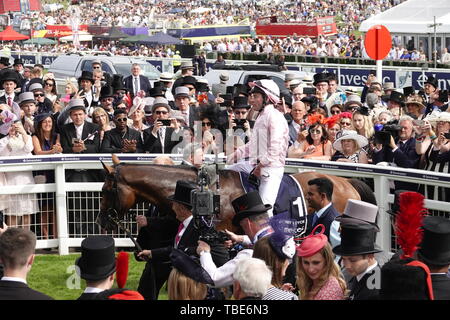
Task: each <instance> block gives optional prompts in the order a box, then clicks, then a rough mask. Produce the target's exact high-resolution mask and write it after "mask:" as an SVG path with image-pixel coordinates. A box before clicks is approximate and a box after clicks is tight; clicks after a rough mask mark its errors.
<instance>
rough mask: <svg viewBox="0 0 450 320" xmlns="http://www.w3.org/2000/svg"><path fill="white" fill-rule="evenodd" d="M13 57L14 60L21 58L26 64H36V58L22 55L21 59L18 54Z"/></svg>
mask: <svg viewBox="0 0 450 320" xmlns="http://www.w3.org/2000/svg"><path fill="white" fill-rule="evenodd" d="M11 57H13V58H14V59H17V58H21V59H22V61H23V63H24V64H32V65H34V64H36V56H24V55H21V56H20V57H19V55H17V54H12V55H11Z"/></svg>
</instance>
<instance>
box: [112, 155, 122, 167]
mask: <svg viewBox="0 0 450 320" xmlns="http://www.w3.org/2000/svg"><path fill="white" fill-rule="evenodd" d="M111 158H112V162H113V163H114V165H118V164H119V163H120V160H119V157H118V156H116V155H115V154H113V155H112V156H111Z"/></svg>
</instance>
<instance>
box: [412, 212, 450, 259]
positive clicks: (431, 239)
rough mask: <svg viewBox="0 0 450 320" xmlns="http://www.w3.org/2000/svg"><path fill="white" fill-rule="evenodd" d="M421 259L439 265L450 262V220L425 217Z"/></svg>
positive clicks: (420, 252) (420, 250) (420, 251)
mask: <svg viewBox="0 0 450 320" xmlns="http://www.w3.org/2000/svg"><path fill="white" fill-rule="evenodd" d="M418 252H419V257H420V260H422V261H424V262H425V263H429V264H432V265H437V266H446V265H449V264H450V220H448V219H445V218H443V217H432V216H428V217H425V218H424V219H423V238H422V243H421V245H420V249H419V250H418Z"/></svg>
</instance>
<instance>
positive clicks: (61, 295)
mask: <svg viewBox="0 0 450 320" xmlns="http://www.w3.org/2000/svg"><path fill="white" fill-rule="evenodd" d="M79 256H80V254H70V255H67V256H59V255H54V254H44V255H36V257H35V260H34V264H33V267H32V268H31V271H30V273H29V274H28V279H27V282H28V285H29V286H30V287H31V288H33V289H35V290H38V291H40V292H43V293H45V294H47V295H49V296H50V297H52V298H54V299H56V300H75V299H77V298H78V297H79V296H80V295H81V293H82V292H83V290H84V289H85V287H86V282H85V281H84V280H82V279H79V282H78V283H79V289H78V288H76V284H77V282H76V281H73V279H74V278H75V277H74V276H73V275H74V271H73V270H74V269H73V267H71V266H73V265H75V260H76V259H77V258H78V257H79ZM144 267H145V262H137V261H136V260H135V259H134V256H133V254H132V253H130V263H129V269H128V270H129V271H128V280H127V284H126V286H125V287H126V288H128V289H131V290H137V287H138V284H139V279H140V277H141V274H142V271H143V270H144ZM68 271H69V272H68ZM69 287H75V288H72V289H70V288H69ZM114 287H117V285H116V284H115V285H114ZM159 299H160V300H167V292H166V290H165V289H164V288H163V290H161V293H160V295H159Z"/></svg>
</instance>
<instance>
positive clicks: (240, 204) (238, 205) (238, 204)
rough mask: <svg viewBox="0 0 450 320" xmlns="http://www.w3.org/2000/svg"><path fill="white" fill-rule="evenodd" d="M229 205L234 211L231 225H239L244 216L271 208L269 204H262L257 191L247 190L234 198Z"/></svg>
mask: <svg viewBox="0 0 450 320" xmlns="http://www.w3.org/2000/svg"><path fill="white" fill-rule="evenodd" d="M231 205H232V206H233V209H234V212H235V213H236V214H235V215H234V217H233V225H235V226H239V223H240V222H241V220H243V219H245V218H248V217H250V216H253V215H255V214H260V213H264V212H267V210H270V209H272V206H271V205H270V204H264V203H263V202H262V200H261V196H260V195H259V193H258V191H253V192H249V193H246V194H244V195H242V196H240V197H239V198H236V199H234V200H233V201H232V202H231Z"/></svg>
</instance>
